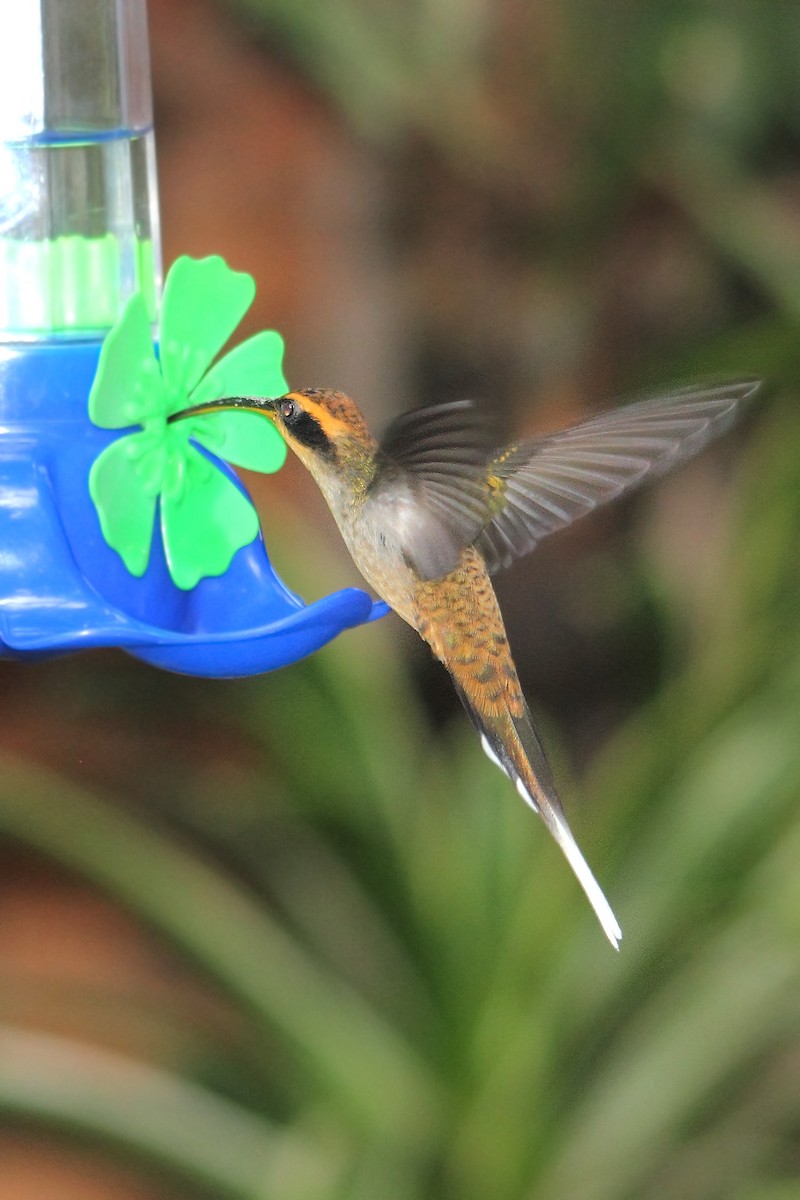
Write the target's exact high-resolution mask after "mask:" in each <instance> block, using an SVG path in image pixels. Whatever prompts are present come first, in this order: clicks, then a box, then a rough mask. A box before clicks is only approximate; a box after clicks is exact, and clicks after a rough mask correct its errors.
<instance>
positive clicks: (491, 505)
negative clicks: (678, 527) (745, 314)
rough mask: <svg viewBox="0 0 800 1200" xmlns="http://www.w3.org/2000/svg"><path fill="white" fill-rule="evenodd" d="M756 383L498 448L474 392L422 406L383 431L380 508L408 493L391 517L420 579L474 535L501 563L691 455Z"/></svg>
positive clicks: (634, 409)
mask: <svg viewBox="0 0 800 1200" xmlns="http://www.w3.org/2000/svg"><path fill="white" fill-rule="evenodd" d="M758 386H759V384H758V382H757V381H756V380H745V381H743V382H739V383H733V384H729V385H723V386H720V387H711V388H705V389H686V390H683V391H676V392H672V393H668V394H666V395H663V396H655V397H652V398H649V399H646V400H640V401H638V402H637V403H634V404H629V405H626V406H623V407H620V408H616V409H613V410H611V411H610V412H606V413H603V414H601V415H600V416H597V417H593V418H591V419H590V420H588V421H584V422H583V423H582V424H579V425H573V426H570V427H569V428H567V429H563V430H559V431H558V432H557V433H554V434H551V435H550V436H549V437H544V438H529V439H526V440H525V441H522V442H519V443H517V444H515V445H512V446H509V447H507V448H506V449H504V450H496V449H495V448H494V447H495V446H496V440H493V439H492V433H491V426H490V425H489V423H488V421H487V419H486V416H485V415H484V414H483V413H482V412H481V410H480V409H478V408H476V407H475V406H474V405H472V404H471V403H469V402H460V401H459V402H456V403H452V404H441V405H433V406H431V407H429V408H422V409H417V410H415V411H414V412H410V413H405V414H404V415H403V416H402V417H399V418H398V419H397V420H396V421H394V422H393V423H392V425H391V426H390V427H389V430H388V431H387V434H386V437H385V439H384V442H383V445H382V447H381V449H382V452H383V457H384V461H385V463H386V464H387V466H388V468H389V469H387V470H385V471H384V472H382V473H381V476H380V484H379V487H380V488H381V489H383V491H384V494H383V499H384V500H385V501H387V504H386V508H387V510H388V509H391V508H392V506H393V505H394V504H395V502H396V501H398V500H400V499H404V500H406V501H409V500H411V501H413V520H411V519H407V517H406V516H404V517H403V523H402V529H400V518H399V515H398V518H397V524H398V529H399V531H400V532H399V536H400V540H401V541H402V544H403V547H404V551H405V554H406V557H407V559H408V561H409V562H410V563H411V564H412V566H414V567H415V569H416V570H417V573H418V574H419V575H420V577H421V578H424V579H435V578H439V577H441V576H443V575H446V574H447V573H448V572H449V571H451V570H452V569H453V568H454V567H455V565H456V564H457V562H458V555H459V553H460V550H461V549H463V547H464V546H466V545H469V544H471V543H473V542H474V543H475V545H476V546H477V547H478V549H479V550H480V551H481V553H482V555H483V557H484V558H485V560H486V565H487V567H488V569H489V570H490V571H496V570H499V568H501V567H504V566H507V565H508V564H509V563H510V562H511V561H512V560H513V559H514V558H517V557H519V556H520V555H523V554H527V553H529V551H531V550H533V548H534V547H535V546H536V545H537V543H538V542H539V541H541V539H542V538H543V537H546V536H547V534H549V533H553V532H555V530H557V529H561V528H563V527H564V526H565V525H569V524H570V523H571V522H572V521H574V520H576V519H577V518H578V517H581V516H583V515H584V514H585V513H588V512H591V511H592V510H593V509H595V508H597V507H598V506H599V505H601V504H604V503H605V502H606V501H608V500H613V499H615V498H616V497H617V496H620V495H622V493H623V492H626V491H630V490H631V489H632V488H634V487H636V486H637V485H638V484H640V483H642V482H643V481H644V480H645V479H648V478H651V477H654V476H656V475H658V474H661V473H662V472H664V471H667V470H669V468H670V467H672V466H675V465H676V464H677V463H679V462H682V461H684V460H685V459H687V458H689V457H691V455H693V454H695V453H696V452H697V451H698V450H700V449H702V447H703V446H705V445H706V443H707V442H709V441H710V440H711V439H712V438H714V437H716V436H718V435H719V434H721V433H723V432H724V431H725V430H726V429H728V428H729V426H730V425H731V424H732V423H733V421H734V419H735V416H736V412H737V409H738V408H739V407H740V406H741V405H742V403H743V402H744V401H745V400H747V399H748V398H749V397H750V396H752V395H753V393H754V392H755V391H756V389H757V388H758ZM392 467H394V471H393V470H392ZM409 488H411V489H413V494H412V495H411V496H409V493H408V489H409ZM376 498H377V497H376ZM409 506H410V505H407V506H406V509H407V508H408V507H409ZM401 511H403V509H402V506H400V507H398V508H397V513H398V514H399V513H400V512H401Z"/></svg>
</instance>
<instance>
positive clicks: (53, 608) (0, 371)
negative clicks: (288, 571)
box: [0, 342, 388, 677]
mask: <svg viewBox="0 0 800 1200" xmlns="http://www.w3.org/2000/svg"><path fill="white" fill-rule="evenodd" d="M99 353H100V344H99V343H97V342H92V343H81V344H64V345H61V344H48V345H30V346H28V345H22V344H20V345H14V346H3V347H0V655H2V656H5V657H13V658H26V657H41V656H44V655H48V654H57V653H65V652H68V651H73V650H81V649H87V648H89V647H97V646H119V647H120V648H122V649H124V650H126V651H128V653H130V654H133V655H135V656H136V657H137V658H142V659H144V660H145V661H146V662H149V663H152V664H154V665H155V666H159V667H164V668H166V669H167V670H170V671H180V672H183V673H185V674H189V675H207V676H219V677H222V676H236V675H251V674H256V673H258V672H261V671H270V670H272V669H273V668H275V667H282V666H285V665H286V664H287V663H291V662H295V661H296V660H297V659H299V658H303V657H305V656H306V655H308V654H311V653H312V651H314V650H317V649H319V647H320V646H322V645H324V644H325V643H326V642H328V641H330V640H331V638H334V637H336V635H337V634H338V633H341V632H342V631H343V630H344V629H349V628H351V627H352V626H354V625H360V624H362V623H363V622H365V621H370V620H373V619H374V618H376V617H380V616H383V614H384V613H385V612H387V611H388V610H387V608H386V605H385V604H383V603H382V602H380V601H373V600H372V598H371V597H370V596H369V595H368V594H367V593H366V592H363V591H361V590H360V589H359V588H346V589H344V590H343V591H339V592H334V593H332V594H331V595H329V596H325V597H324V598H323V599H322V600H318V601H316V602H315V603H313V604H309V605H306V604H304V603H303V602H302V600H300V598H299V597H298V596H295V595H294V594H293V593H292V592H290V591H289V590H288V589H287V588H286V587H285V586H284V584H283V583H282V582H281V580H280V579H279V578H278V576H277V575H276V574H275V572H274V570H273V568H272V565H271V563H270V561H269V558H268V557H267V552H266V548H265V546H264V542H263V540H262V538H261V536H260V535H259V537H258V538H257V539H256V540H255V541H254V542H252V543H251V544H250V545H249V546H245V547H244V548H243V549H242V550H240V551H239V552H238V553H237V554H236V555H235V557H234V559H233V562H232V563H231V565H230V567H229V569H228V571H227V572H226V573H225V575H223V576H220V577H219V578H217V579H204V580H202V581H201V582H200V583H199V584H198V585H197V587H195V588H193V589H192V590H191V591H188V592H187V591H182V590H181V589H180V588H177V587H176V586H175V584H174V583H173V582H172V580H171V578H170V576H169V572H168V570H167V566H166V562H165V560H164V556H163V551H162V547H161V541H160V538H159V537H155V538H154V541H153V548H152V553H151V561H150V565H149V566H148V569H147V571H146V573H145V574H144V575H143V576H142V577H141V578H138V579H137V578H135V577H134V576H132V575H131V574H130V573H129V572H128V570H127V568H126V567H125V564H124V563H123V562H122V559H121V558H120V557H119V555H118V554H117V553H116V551H114V550H112V549H111V548H110V547H109V546H108V545H107V544H106V542H105V541H104V539H103V535H102V533H101V530H100V524H99V521H98V518H97V513H96V511H95V508H94V505H93V504H92V500H91V497H90V495H89V486H88V479H89V470H90V467H91V465H92V463H93V461H94V460H95V458H96V457H97V455H98V454H99V453H100V451H101V450H102V449H103V448H104V447H105V446H106V445H108V443H109V442H110V441H111V440H113V439H114V438H116V437H119V436H120V434H119V433H117V432H108V431H106V430H103V429H98V428H97V427H96V426H95V425H93V424H92V423H91V422H90V420H89V417H88V414H87V403H88V396H89V389H90V388H91V384H92V380H93V378H94V373H95V370H96V368H97V360H98V356H99ZM219 467H220V469H221V470H225V471H229V468H228V467H227V466H226V465H225V464H223V463H219Z"/></svg>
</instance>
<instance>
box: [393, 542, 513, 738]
mask: <svg viewBox="0 0 800 1200" xmlns="http://www.w3.org/2000/svg"><path fill="white" fill-rule="evenodd" d="M413 607H414V614H413V615H414V619H413V621H412V622H411V623H412V624H414V625H415V626H416V628H417V629H418V630H419V633H420V634H421V636H422V637H423V638H424V639H425V641H426V642H428V644H429V645H430V646H431V648H432V649H433V652H434V654H435V655H436V656H437V658H439V659H441V661H442V662H443V663H444V665H445V666H446V667H447V669H448V670H449V671H450V674H451V675H452V676H453V678H454V679H455V681H456V683H457V684H458V685H459V686H460V687H461V688H462V689H463V690H464V692H466V694H467V696H468V697H469V699H470V702H471V703H472V704H473V706H474V707H475V709H476V710H477V711H478V712H479V713H481V714H482V715H484V716H497V715H500V714H501V713H504V712H510V713H511V715H512V716H515V717H519V716H521V715H522V713H523V710H524V701H523V698H522V690H521V688H520V684H519V679H518V678H517V672H516V670H515V668H514V663H513V662H512V660H511V653H510V650H509V646H508V638H507V636H506V631H505V627H504V625H503V618H502V616H501V615H500V607H499V605H498V603H497V597H496V596H495V594H494V588H493V587H492V584H491V580H490V579H489V575H488V572H487V570H486V567H485V565H484V563H483V559H482V558H481V556H480V554H479V553H478V552H477V550H475V549H474V548H473V547H468V548H467V549H466V550H465V551H464V554H463V556H462V559H461V562H460V563H459V566H458V567H457V568H456V570H455V571H453V572H451V574H449V575H446V576H445V577H444V579H438V580H434V581H431V582H419V581H418V582H417V585H416V589H415V595H414V605H413Z"/></svg>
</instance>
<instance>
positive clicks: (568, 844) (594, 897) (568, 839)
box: [550, 813, 622, 950]
mask: <svg viewBox="0 0 800 1200" xmlns="http://www.w3.org/2000/svg"><path fill="white" fill-rule="evenodd" d="M550 828H551V830H552V833H553V837H554V838H555V839H556V841H557V842H558V844H559V846H560V847H561V849H562V851H563V853H564V857H565V858H566V860H567V862H568V863H569V865H570V866H571V867H572V869H573V871H574V872H575V878H576V879H577V881H578V883H579V884H580V885H581V887H582V888H583V890H584V892H585V893H586V897H587V899H588V901H589V903H590V904H591V906H592V908H593V909H594V911H595V912H596V914H597V919H598V921H599V922H600V924H601V925H602V927H603V932H604V933H605V935H606V937H607V938H608V940H609V941H610V942H611V945H612V946H613V947H614V949H615V950H619V943H620V939H621V937H622V930H621V929H620V927H619V922H618V920H617V918H616V917H615V916H614V913H613V912H612V910H611V905H610V904H609V903H608V901H607V900H606V898H605V896H604V895H603V892H602V890H601V888H600V884H599V883H598V882H597V880H596V879H595V877H594V875H593V874H592V872H591V871H590V870H589V864H588V863H587V861H586V859H585V858H584V857H583V855H582V854H581V852H580V850H579V849H578V843H577V842H576V841H575V838H574V837H573V836H572V833H571V831H570V829H569V827H568V826H567V825H565V824H564V822H563V821H562V820H561V819H560V818H559V816H558V814H556V813H553V818H552V825H551V826H550Z"/></svg>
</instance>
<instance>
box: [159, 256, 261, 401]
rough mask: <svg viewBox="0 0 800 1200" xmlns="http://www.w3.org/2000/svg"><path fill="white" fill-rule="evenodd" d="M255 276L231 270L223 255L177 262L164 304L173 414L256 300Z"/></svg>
mask: <svg viewBox="0 0 800 1200" xmlns="http://www.w3.org/2000/svg"><path fill="white" fill-rule="evenodd" d="M255 291H256V285H255V283H254V282H253V278H252V276H250V275H246V274H244V273H243V272H240V271H232V270H231V269H230V267H229V266H228V265H227V263H226V262H225V261H224V259H222V258H220V257H219V255H212V257H210V258H202V259H199V260H198V259H192V258H187V257H185V256H183V257H181V258H179V259H178V260H177V261H176V262H175V263H173V265H172V267H171V269H170V271H169V274H168V275H167V279H166V283H165V285H164V298H163V300H162V304H161V369H162V371H163V373H164V382H165V384H166V387H167V391H168V393H169V398H170V412H177V411H179V409H181V408H182V407H184V406H185V404H186V395H187V394H188V393H189V392H191V390H192V389H193V388H194V387H195V386H196V384H197V383H198V381H199V380H200V379H201V377H202V376H203V374H204V373H205V371H206V370H207V369H208V366H209V364H210V363H211V362H212V360H213V359H214V358H215V356H216V355H217V354H218V353H219V351H220V350H221V349H222V347H223V346H224V345H225V343H226V342H227V340H228V338H229V337H230V336H231V334H232V333H233V331H234V329H235V328H236V326H237V325H238V324H239V322H240V321H241V319H242V317H243V316H244V314H245V313H246V312H247V310H248V308H249V307H250V305H251V304H252V302H253V297H254V296H255Z"/></svg>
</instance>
